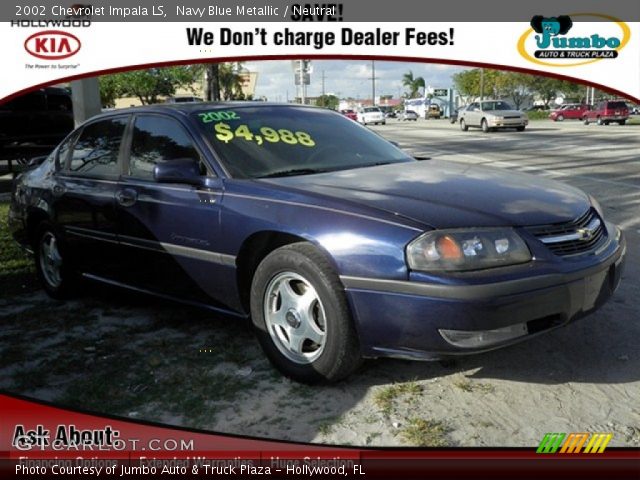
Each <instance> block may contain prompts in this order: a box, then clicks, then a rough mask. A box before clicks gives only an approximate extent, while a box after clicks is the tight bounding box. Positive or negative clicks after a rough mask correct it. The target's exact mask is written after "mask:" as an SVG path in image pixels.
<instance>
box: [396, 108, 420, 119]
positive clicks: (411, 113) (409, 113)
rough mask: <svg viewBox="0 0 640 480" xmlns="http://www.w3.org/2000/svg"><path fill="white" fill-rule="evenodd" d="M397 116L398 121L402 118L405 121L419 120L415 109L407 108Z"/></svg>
mask: <svg viewBox="0 0 640 480" xmlns="http://www.w3.org/2000/svg"><path fill="white" fill-rule="evenodd" d="M397 118H398V121H400V120H402V121H403V122H404V121H406V120H413V121H414V122H417V121H418V114H417V113H416V112H414V111H413V110H405V111H403V112H400V115H398V117H397Z"/></svg>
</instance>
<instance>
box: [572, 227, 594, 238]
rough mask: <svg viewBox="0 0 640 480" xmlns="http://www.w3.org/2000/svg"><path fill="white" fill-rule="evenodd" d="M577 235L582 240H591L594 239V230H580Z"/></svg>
mask: <svg viewBox="0 0 640 480" xmlns="http://www.w3.org/2000/svg"><path fill="white" fill-rule="evenodd" d="M576 233H577V234H578V235H580V240H591V239H592V238H593V230H590V229H588V228H580V229H578V230H576Z"/></svg>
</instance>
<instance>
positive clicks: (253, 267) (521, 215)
mask: <svg viewBox="0 0 640 480" xmlns="http://www.w3.org/2000/svg"><path fill="white" fill-rule="evenodd" d="M9 223H10V225H11V227H12V231H13V234H14V236H15V238H16V239H17V240H18V241H19V242H20V243H21V244H22V245H24V246H25V247H27V248H28V249H33V251H34V253H35V259H36V266H37V271H38V274H39V277H40V279H41V281H42V283H43V285H44V288H45V289H46V290H47V292H48V293H49V294H50V295H52V296H54V297H57V298H59V297H66V296H68V295H70V294H72V293H73V291H74V289H75V288H76V287H78V286H79V283H80V281H81V280H86V279H90V280H97V281H102V282H106V283H109V284H113V285H118V286H123V287H127V288H131V289H134V290H138V291H141V292H147V293H154V294H158V295H161V296H164V297H168V298H173V299H177V300H181V301H184V302H188V303H191V304H195V305H202V306H207V307H208V308H212V309H214V310H218V311H224V312H227V313H231V314H234V315H236V316H240V317H248V316H250V317H251V319H252V322H253V324H254V326H255V331H256V334H257V337H258V339H259V341H260V343H261V345H262V347H263V349H264V351H265V352H266V354H267V356H268V357H269V359H270V360H271V361H272V362H273V364H274V365H275V366H276V367H277V368H278V369H280V370H281V371H282V372H283V373H284V374H286V375H288V376H290V377H292V378H294V379H297V380H299V381H305V382H314V381H320V380H325V381H335V380H338V379H341V378H344V377H345V376H347V375H348V374H350V373H351V372H352V371H354V370H355V369H356V368H357V366H358V365H359V363H360V359H361V358H366V357H383V356H390V357H402V358H411V359H423V360H428V359H436V358H441V357H444V356H447V355H458V354H465V353H473V352H481V351H485V350H489V349H493V348H496V347H500V346H504V345H508V344H512V343H515V342H518V341H520V340H523V339H525V338H528V337H531V336H533V335H536V334H538V333H541V332H544V331H547V330H551V329H553V328H555V327H558V326H560V325H564V324H566V323H568V322H570V321H572V320H574V319H576V318H578V317H581V316H583V315H584V314H586V313H589V312H591V311H593V310H595V309H596V308H598V307H599V306H600V305H602V304H603V303H604V302H605V301H606V300H607V299H608V298H609V297H610V296H611V294H612V292H613V291H614V290H615V289H616V287H617V285H618V282H619V279H620V275H621V271H622V266H623V260H624V254H625V249H626V247H625V241H624V238H623V236H622V233H621V231H620V230H619V229H618V228H617V227H616V226H615V225H612V224H610V223H607V222H605V220H604V218H603V216H602V210H601V209H600V207H599V205H598V203H597V202H596V201H595V200H594V199H593V198H590V197H589V196H587V195H586V194H584V193H583V192H581V191H580V190H577V189H575V188H571V187H568V186H565V185H563V184H560V183H556V182H553V181H550V180H547V179H541V178H537V177H535V176H528V175H524V174H518V173H511V172H505V171H501V170H496V169H489V168H484V167H479V166H471V165H465V164H461V163H455V162H453V163H450V162H443V161H435V160H431V161H417V160H416V159H414V158H411V157H409V156H407V155H406V154H405V153H404V152H403V151H401V150H399V149H398V148H396V147H395V146H394V145H392V144H391V143H389V142H388V141H386V140H384V139H383V138H381V137H379V136H378V135H376V134H374V133H372V132H370V131H369V130H368V129H366V128H364V127H362V126H360V125H358V124H357V123H356V122H353V121H351V120H349V119H348V118H345V117H343V116H342V115H340V114H338V113H334V112H331V111H328V110H324V109H318V108H309V107H302V106H290V105H271V104H256V103H226V104H225V103H220V104H202V103H201V104H191V105H184V104H183V105H164V106H156V107H142V108H135V109H127V110H119V111H114V112H110V113H108V114H104V115H101V116H98V117H95V118H93V119H91V120H89V121H88V122H86V123H85V124H84V125H82V126H81V127H79V128H78V129H77V130H75V131H74V132H73V133H71V134H70V135H69V136H68V137H67V138H66V139H65V140H64V141H63V142H62V143H61V144H60V145H59V146H58V147H57V148H56V149H55V150H54V151H53V153H51V155H49V157H48V158H47V159H46V160H45V161H44V162H43V163H42V164H41V165H40V166H38V167H37V168H34V169H32V170H30V171H28V172H26V173H24V174H23V175H21V176H20V177H19V178H18V180H17V181H16V184H15V188H14V192H13V197H12V205H11V209H10V214H9Z"/></svg>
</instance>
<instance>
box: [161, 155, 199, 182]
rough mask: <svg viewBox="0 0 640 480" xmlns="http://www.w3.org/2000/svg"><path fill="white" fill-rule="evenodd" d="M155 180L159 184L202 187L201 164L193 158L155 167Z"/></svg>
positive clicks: (168, 162) (176, 160) (178, 159)
mask: <svg viewBox="0 0 640 480" xmlns="http://www.w3.org/2000/svg"><path fill="white" fill-rule="evenodd" d="M153 178H154V180H155V181H156V182H158V183H183V184H186V185H201V184H202V182H203V178H205V177H203V176H202V174H201V173H200V162H198V160H195V159H193V158H177V159H175V160H169V161H167V162H162V163H159V164H157V165H156V166H155V167H153Z"/></svg>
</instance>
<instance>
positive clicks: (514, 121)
mask: <svg viewBox="0 0 640 480" xmlns="http://www.w3.org/2000/svg"><path fill="white" fill-rule="evenodd" d="M487 123H488V125H489V127H490V128H516V127H526V126H527V125H528V124H529V120H528V119H526V118H504V119H497V118H489V120H488V121H487Z"/></svg>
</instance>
